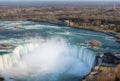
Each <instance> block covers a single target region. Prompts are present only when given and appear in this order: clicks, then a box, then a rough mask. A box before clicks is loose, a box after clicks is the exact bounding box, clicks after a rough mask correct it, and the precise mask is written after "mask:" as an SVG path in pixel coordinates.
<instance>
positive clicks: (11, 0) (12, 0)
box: [0, 0, 120, 2]
mask: <svg viewBox="0 0 120 81" xmlns="http://www.w3.org/2000/svg"><path fill="white" fill-rule="evenodd" d="M0 1H10V2H14V1H15V2H16V1H120V0H0Z"/></svg>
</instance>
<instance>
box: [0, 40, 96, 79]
mask: <svg viewBox="0 0 120 81" xmlns="http://www.w3.org/2000/svg"><path fill="white" fill-rule="evenodd" d="M94 61H95V54H94V53H93V52H92V51H90V50H88V49H86V48H84V47H79V46H73V45H69V44H68V43H67V42H65V40H59V41H58V40H56V39H50V40H46V41H44V43H43V42H42V43H41V42H39V41H37V42H31V43H29V44H23V45H19V46H17V47H16V48H15V49H14V50H13V52H12V53H10V54H6V55H1V56H0V70H1V71H3V72H4V73H6V74H8V75H10V76H11V74H12V76H13V75H14V76H16V74H17V75H19V74H20V75H19V76H22V74H21V72H24V73H27V74H29V73H34V72H37V73H38V74H39V75H40V74H45V73H46V74H50V73H51V74H54V75H57V76H58V75H63V74H64V75H75V76H77V77H78V76H79V77H81V76H85V75H87V74H88V73H89V72H90V70H91V69H92V67H93V65H94ZM24 65H26V66H25V68H23V67H22V69H21V67H20V66H24ZM18 68H19V70H21V71H20V73H16V72H17V71H16V70H18ZM26 68H27V69H26ZM33 69H34V70H33ZM22 70H24V71H22ZM10 71H11V72H10ZM27 71H28V72H27ZM33 71H34V72H33ZM14 72H15V73H14ZM57 78H58V77H57ZM43 80H44V81H46V79H43ZM31 81H32V80H31ZM38 81H39V80H38ZM47 81H50V80H47ZM52 81H54V79H53V80H52Z"/></svg>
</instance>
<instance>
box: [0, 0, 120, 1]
mask: <svg viewBox="0 0 120 81" xmlns="http://www.w3.org/2000/svg"><path fill="white" fill-rule="evenodd" d="M0 1H120V0H0Z"/></svg>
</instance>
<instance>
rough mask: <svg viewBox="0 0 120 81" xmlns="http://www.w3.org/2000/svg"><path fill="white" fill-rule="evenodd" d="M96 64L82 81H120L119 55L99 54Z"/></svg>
mask: <svg viewBox="0 0 120 81" xmlns="http://www.w3.org/2000/svg"><path fill="white" fill-rule="evenodd" d="M117 55H119V56H117ZM96 62H97V63H96V65H95V66H94V67H93V69H92V71H91V72H90V73H89V74H88V75H87V76H86V77H85V78H84V79H83V80H82V81H120V53H119V54H112V53H104V54H100V55H99V56H97V58H96Z"/></svg>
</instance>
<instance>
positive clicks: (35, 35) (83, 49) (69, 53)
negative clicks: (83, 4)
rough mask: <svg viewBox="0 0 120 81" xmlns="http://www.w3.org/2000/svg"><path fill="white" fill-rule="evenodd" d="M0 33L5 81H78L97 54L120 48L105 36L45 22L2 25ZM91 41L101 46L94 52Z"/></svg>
mask: <svg viewBox="0 0 120 81" xmlns="http://www.w3.org/2000/svg"><path fill="white" fill-rule="evenodd" d="M0 29H3V30H0V44H1V46H0V76H4V77H5V80H6V81H80V79H81V78H82V77H84V76H86V75H87V74H88V73H89V72H90V71H91V69H92V67H93V65H94V63H95V57H96V54H99V53H101V52H118V51H119V48H120V44H119V43H118V42H116V38H115V37H113V36H110V35H107V34H105V33H100V32H95V31H89V30H82V29H75V28H71V27H67V26H63V27H62V26H57V25H54V24H50V23H47V22H32V21H1V22H0ZM90 40H97V41H100V42H101V43H102V46H100V47H97V48H94V47H92V46H90V45H89V41H90ZM2 44H3V46H4V44H5V45H7V44H8V45H12V46H13V48H10V49H9V48H6V47H3V46H2Z"/></svg>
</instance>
